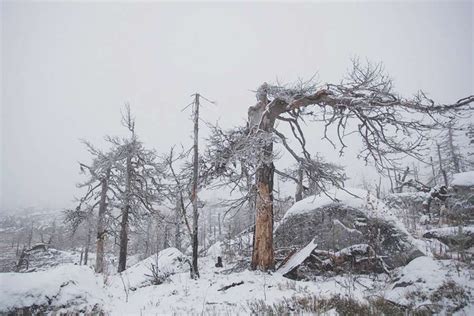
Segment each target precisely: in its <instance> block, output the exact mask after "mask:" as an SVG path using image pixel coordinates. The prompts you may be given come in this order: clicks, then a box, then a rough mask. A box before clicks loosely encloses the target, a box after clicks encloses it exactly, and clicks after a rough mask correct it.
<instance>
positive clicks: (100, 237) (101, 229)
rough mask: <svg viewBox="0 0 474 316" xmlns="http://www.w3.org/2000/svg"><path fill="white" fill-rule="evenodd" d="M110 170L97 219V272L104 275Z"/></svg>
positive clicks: (103, 181)
mask: <svg viewBox="0 0 474 316" xmlns="http://www.w3.org/2000/svg"><path fill="white" fill-rule="evenodd" d="M109 177H110V168H109V169H107V171H106V174H105V177H104V178H103V179H102V180H101V182H102V183H101V191H100V202H99V214H98V216H97V217H98V218H97V241H96V244H97V247H96V259H95V272H97V273H102V272H103V271H104V248H105V237H106V230H105V213H106V211H107V191H108V188H109V182H108V181H109Z"/></svg>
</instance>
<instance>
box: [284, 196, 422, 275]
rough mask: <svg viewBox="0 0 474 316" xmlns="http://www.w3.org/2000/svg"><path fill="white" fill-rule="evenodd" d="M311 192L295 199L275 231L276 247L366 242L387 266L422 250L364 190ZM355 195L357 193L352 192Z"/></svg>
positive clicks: (331, 247) (320, 247) (333, 246)
mask: <svg viewBox="0 0 474 316" xmlns="http://www.w3.org/2000/svg"><path fill="white" fill-rule="evenodd" d="M348 191H349V192H351V193H348V192H346V191H333V192H330V193H329V197H328V196H325V195H323V196H312V197H308V198H306V199H304V200H302V201H300V202H298V203H296V204H295V205H294V206H293V207H292V208H291V209H290V210H288V212H287V214H286V215H285V217H284V218H283V220H282V222H281V223H280V224H279V226H278V227H277V229H276V231H275V246H276V248H277V249H283V248H286V249H288V248H302V247H304V246H306V245H307V244H308V243H309V242H311V240H313V239H314V240H315V243H317V248H316V250H319V251H320V250H325V251H331V252H337V251H340V250H343V249H346V248H348V247H351V246H354V245H360V244H365V245H368V246H370V248H372V249H373V251H374V252H375V254H376V256H377V257H379V258H382V259H383V261H384V263H385V265H386V267H387V268H389V269H393V268H395V267H400V266H404V265H406V264H407V263H408V262H410V261H411V260H413V259H414V258H416V257H419V256H422V255H423V253H422V252H421V251H420V250H419V249H418V248H417V247H416V246H415V245H414V244H413V243H412V237H411V236H410V235H409V234H408V233H407V232H406V230H405V229H404V227H403V225H402V224H401V222H399V221H398V220H397V219H396V217H394V216H393V214H391V213H390V211H389V210H388V209H387V208H386V206H385V205H384V204H383V203H382V202H380V201H379V200H377V199H376V198H375V197H374V196H372V195H371V194H368V193H367V192H366V191H363V190H357V189H348ZM354 195H356V196H357V197H356V196H354Z"/></svg>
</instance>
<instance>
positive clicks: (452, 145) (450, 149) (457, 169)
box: [448, 124, 461, 173]
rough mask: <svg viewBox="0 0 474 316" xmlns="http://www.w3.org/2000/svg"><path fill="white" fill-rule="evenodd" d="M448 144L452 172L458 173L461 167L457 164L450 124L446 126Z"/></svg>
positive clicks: (457, 157) (457, 158)
mask: <svg viewBox="0 0 474 316" xmlns="http://www.w3.org/2000/svg"><path fill="white" fill-rule="evenodd" d="M448 143H449V151H450V152H451V159H452V160H453V167H454V172H455V173H460V172H461V167H460V163H459V156H458V154H457V152H456V148H455V146H454V135H453V128H452V126H451V124H450V125H449V126H448Z"/></svg>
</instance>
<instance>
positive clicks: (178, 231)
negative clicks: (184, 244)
mask: <svg viewBox="0 0 474 316" xmlns="http://www.w3.org/2000/svg"><path fill="white" fill-rule="evenodd" d="M178 207H179V206H178ZM174 246H175V247H176V249H178V250H181V218H180V214H179V211H176V231H175V239H174Z"/></svg>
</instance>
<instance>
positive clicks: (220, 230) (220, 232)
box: [217, 213, 222, 237]
mask: <svg viewBox="0 0 474 316" xmlns="http://www.w3.org/2000/svg"><path fill="white" fill-rule="evenodd" d="M217 221H218V222H219V223H218V225H219V237H221V235H222V227H221V213H217Z"/></svg>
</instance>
